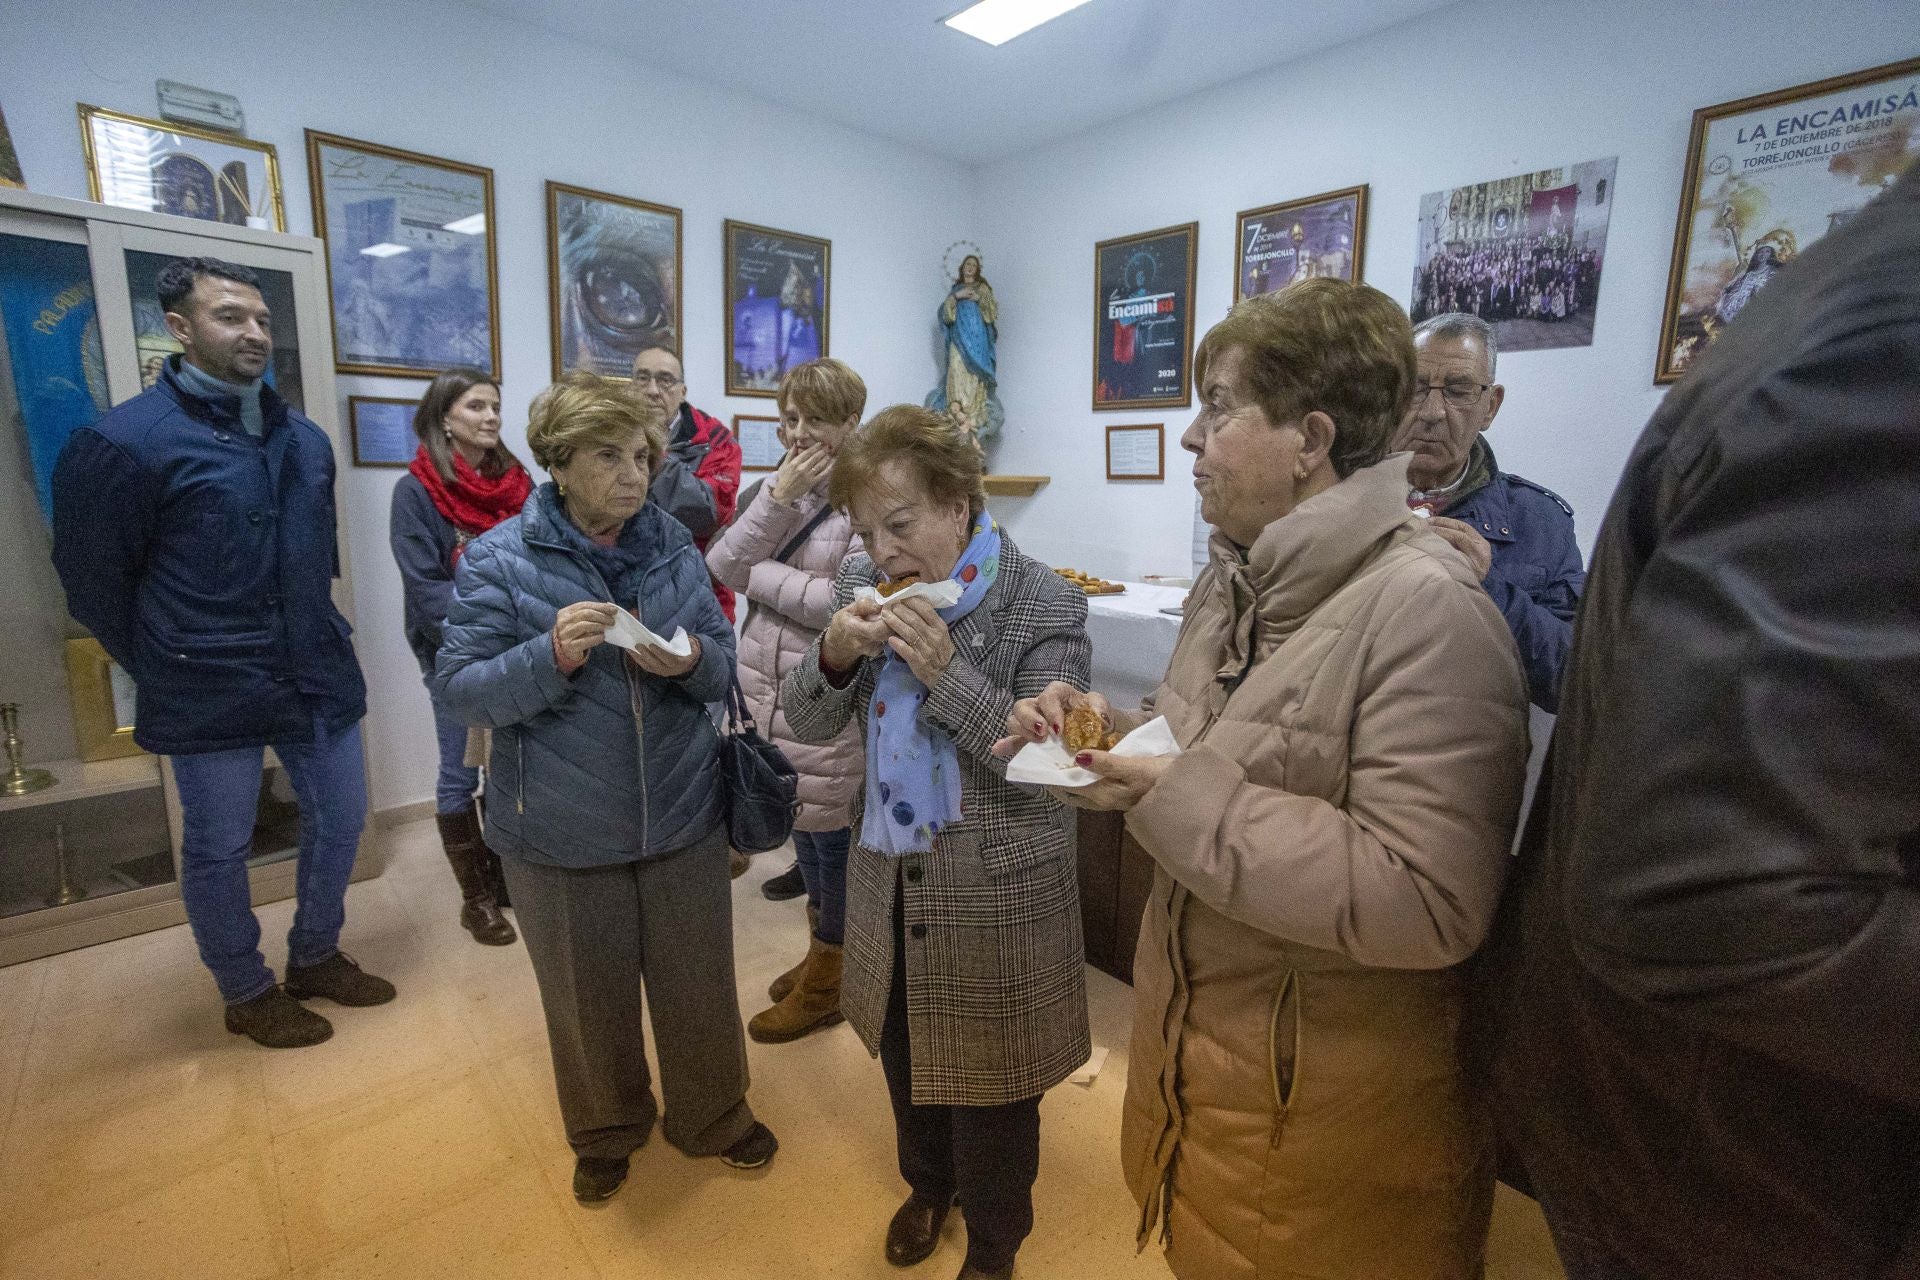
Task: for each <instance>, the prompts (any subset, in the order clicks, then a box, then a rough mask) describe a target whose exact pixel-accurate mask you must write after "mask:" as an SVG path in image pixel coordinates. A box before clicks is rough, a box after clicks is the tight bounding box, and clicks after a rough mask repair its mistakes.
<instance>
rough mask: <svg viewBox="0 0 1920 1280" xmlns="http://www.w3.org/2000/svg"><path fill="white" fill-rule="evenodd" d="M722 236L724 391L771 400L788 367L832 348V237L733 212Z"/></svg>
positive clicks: (735, 394) (820, 355)
mask: <svg viewBox="0 0 1920 1280" xmlns="http://www.w3.org/2000/svg"><path fill="white" fill-rule="evenodd" d="M721 236H722V239H723V241H724V244H725V260H726V261H725V266H726V310H725V312H724V313H723V315H724V323H725V325H726V339H727V342H726V353H727V367H726V393H727V394H728V395H730V396H759V397H762V398H764V399H768V400H773V399H776V398H778V396H779V394H780V379H781V378H782V377H784V376H785V372H786V370H787V369H790V368H792V367H793V366H794V365H797V364H804V363H806V362H807V361H808V360H815V359H819V358H821V357H824V356H826V355H828V354H829V353H830V352H829V341H828V337H829V334H830V332H831V330H832V328H833V305H832V304H833V241H832V240H829V239H827V238H825V237H823V236H809V235H803V234H801V233H800V232H798V231H782V230H780V229H779V228H778V227H763V226H759V225H757V224H755V223H752V222H736V221H734V220H733V219H732V218H728V219H726V220H725V222H724V223H723V224H722V226H721ZM803 264H804V265H805V268H806V270H805V272H804V273H803V272H802V271H801V267H802V265H803ZM782 267H785V268H786V269H787V273H786V274H785V275H784V276H783V275H782V274H781V271H780V268H782ZM763 285H764V286H766V292H764V293H763V292H761V291H760V289H761V286H763ZM750 361H751V362H752V363H749V362H750Z"/></svg>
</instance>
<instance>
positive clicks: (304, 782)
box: [173, 717, 367, 1004]
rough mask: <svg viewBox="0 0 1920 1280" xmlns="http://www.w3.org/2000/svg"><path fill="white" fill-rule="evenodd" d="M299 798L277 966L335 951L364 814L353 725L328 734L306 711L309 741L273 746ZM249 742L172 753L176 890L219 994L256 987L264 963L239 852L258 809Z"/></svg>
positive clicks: (255, 752)
mask: <svg viewBox="0 0 1920 1280" xmlns="http://www.w3.org/2000/svg"><path fill="white" fill-rule="evenodd" d="M274 752H275V753H276V754H277V755H278V756H279V757H280V762H281V763H282V764H284V765H285V766H286V767H287V775H288V777H289V779H290V780H291V781H292V783H293V790H294V794H295V796H297V797H298V799H299V802H300V861H299V865H298V871H297V873H296V875H295V881H294V883H295V892H296V894H297V895H298V897H297V901H298V906H297V907H296V908H295V910H294V913H293V928H292V929H291V930H290V931H289V932H288V934H287V964H288V965H289V966H300V967H304V966H306V965H314V964H319V963H320V962H321V961H322V960H326V959H328V958H330V957H331V956H333V955H334V954H335V953H336V952H338V951H339V950H340V926H341V925H342V924H343V923H344V922H345V920H346V896H347V881H348V879H350V878H351V877H352V875H353V859H354V855H355V853H356V852H357V851H358V850H359V847H360V829H361V828H362V827H363V826H364V825H365V824H366V820H367V773H366V765H365V763H364V757H363V755H362V752H361V745H360V726H359V725H358V724H354V725H352V726H350V727H348V728H347V729H345V730H342V731H341V732H340V733H337V734H329V733H328V732H327V731H326V729H325V728H324V727H322V725H321V724H320V722H319V720H318V718H317V717H316V719H315V722H314V736H313V741H311V742H302V743H295V744H289V745H286V746H276V747H275V748H274ZM264 765H265V761H264V758H263V751H262V749H261V748H259V747H242V748H238V749H236V750H232V751H209V752H204V753H201V754H196V755H180V756H175V757H173V776H174V781H175V782H176V783H178V784H179V788H180V817H181V823H182V826H183V828H184V832H183V838H182V840H181V845H180V896H181V898H182V899H184V900H185V902H186V907H187V922H188V923H189V924H191V925H192V926H193V940H194V942H195V943H197V944H198V945H199V948H200V960H201V962H202V963H203V964H205V965H206V966H207V968H209V969H211V970H212V971H213V980H214V982H215V984H216V985H218V986H219V988H220V998H221V999H223V1000H225V1001H226V1002H227V1003H228V1004H238V1003H240V1002H241V1001H243V1000H251V999H253V998H254V997H255V996H258V995H264V994H265V993H266V992H267V990H268V989H269V988H271V987H272V986H273V982H274V978H273V970H271V969H269V968H267V962H266V958H265V957H264V956H262V955H261V954H260V922H259V921H258V920H256V919H254V916H253V905H252V898H251V894H250V892H249V890H248V886H247V857H248V855H249V854H251V853H252V852H253V828H254V824H255V821H256V819H257V818H258V816H259V811H260V776H261V773H262V770H263V768H264Z"/></svg>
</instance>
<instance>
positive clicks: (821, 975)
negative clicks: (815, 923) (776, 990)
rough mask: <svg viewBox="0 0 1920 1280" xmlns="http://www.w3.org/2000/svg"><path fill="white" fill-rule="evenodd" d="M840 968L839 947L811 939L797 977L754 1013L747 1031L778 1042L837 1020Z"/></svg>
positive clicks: (765, 1041) (827, 1025)
mask: <svg viewBox="0 0 1920 1280" xmlns="http://www.w3.org/2000/svg"><path fill="white" fill-rule="evenodd" d="M840 968H841V954H840V948H839V947H838V946H836V945H835V944H833V943H831V942H822V941H820V939H818V938H815V939H813V945H812V946H811V947H809V948H808V950H807V961H806V965H805V966H804V968H802V970H801V973H800V981H799V982H798V983H797V984H796V985H795V986H794V988H793V990H791V991H789V992H787V994H786V995H785V996H784V997H782V998H781V1000H780V1002H779V1003H778V1004H776V1005H774V1006H773V1007H772V1008H771V1009H766V1010H763V1011H762V1012H760V1013H757V1014H755V1015H754V1016H753V1019H752V1021H750V1022H748V1023H747V1034H748V1035H750V1036H752V1037H753V1038H754V1039H755V1040H758V1041H759V1042H760V1043H761V1044H779V1043H781V1042H782V1041H785V1040H798V1039H799V1038H800V1037H801V1036H803V1035H805V1034H807V1032H809V1031H812V1030H815V1029H816V1028H819V1027H830V1026H832V1025H833V1024H834V1023H836V1022H838V1021H840Z"/></svg>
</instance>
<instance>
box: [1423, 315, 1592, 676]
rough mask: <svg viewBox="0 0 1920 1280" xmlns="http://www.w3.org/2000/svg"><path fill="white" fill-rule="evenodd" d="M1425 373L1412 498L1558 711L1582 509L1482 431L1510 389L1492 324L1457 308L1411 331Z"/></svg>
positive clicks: (1578, 572) (1576, 597)
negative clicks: (1522, 469)
mask: <svg viewBox="0 0 1920 1280" xmlns="http://www.w3.org/2000/svg"><path fill="white" fill-rule="evenodd" d="M1413 342H1414V351H1415V354H1416V357H1417V359H1418V363H1419V380H1418V381H1417V382H1415V383H1414V386H1413V406H1412V408H1410V409H1409V410H1408V411H1407V417H1406V421H1404V422H1402V423H1401V424H1400V431H1399V433H1398V434H1397V435H1396V436H1395V437H1394V442H1393V447H1394V448H1395V449H1396V450H1411V451H1412V453H1413V460H1412V461H1411V462H1410V463H1408V465H1407V483H1408V484H1409V485H1411V486H1412V490H1411V492H1409V494H1408V495H1407V505H1408V506H1410V507H1412V508H1414V509H1415V510H1416V511H1425V512H1426V513H1427V514H1428V515H1429V516H1430V517H1432V519H1431V524H1432V528H1433V531H1434V532H1435V533H1437V534H1439V535H1440V536H1441V537H1442V538H1445V539H1446V540H1447V541H1448V542H1449V543H1451V544H1452V545H1453V547H1454V548H1455V549H1456V550H1457V551H1459V552H1460V553H1461V554H1462V555H1464V556H1465V557H1466V558H1467V562H1468V563H1469V564H1471V565H1472V566H1473V569H1474V571H1475V572H1476V573H1478V574H1479V575H1480V580H1481V582H1482V584H1483V585H1484V586H1485V587H1486V589H1487V594H1488V595H1490V596H1492V597H1493V602H1494V603H1495V604H1496V605H1498V606H1499V607H1500V612H1501V613H1502V614H1503V615H1504V616H1505V617H1506V620H1507V627H1508V628H1509V629H1510V630H1511V631H1512V632H1513V638H1514V642H1515V643H1516V644H1517V645H1519V647H1520V658H1521V661H1522V662H1523V663H1524V664H1525V665H1526V671H1527V694H1528V697H1529V698H1530V699H1531V700H1532V701H1533V704H1534V705H1535V706H1537V707H1539V708H1540V709H1541V710H1542V711H1545V712H1548V713H1550V714H1551V713H1555V712H1557V711H1558V710H1559V708H1560V675H1561V670H1562V668H1563V667H1565V665H1566V660H1567V649H1568V647H1569V646H1570V645H1571V644H1572V642H1573V615H1574V611H1575V610H1576V609H1577V608H1578V607H1579V604H1580V592H1581V590H1582V589H1583V588H1584V587H1585V586H1586V581H1587V575H1586V570H1585V568H1584V567H1583V566H1582V564H1581V560H1580V547H1579V544H1578V543H1577V542H1576V541H1575V540H1574V536H1573V508H1572V507H1570V506H1568V505H1567V504H1566V501H1565V500H1564V499H1562V498H1561V497H1560V496H1559V495H1558V494H1556V493H1554V492H1553V491H1552V490H1550V489H1546V488H1543V487H1542V486H1540V485H1537V484H1535V483H1534V482H1533V481H1531V480H1527V479H1523V478H1522V477H1520V476H1516V475H1514V474H1512V473H1511V472H1506V471H1502V470H1500V465H1499V463H1498V462H1496V461H1495V460H1494V456H1493V450H1492V448H1491V447H1489V446H1488V444H1487V442H1486V439H1485V437H1484V436H1483V435H1482V433H1483V432H1484V431H1486V429H1487V428H1488V427H1489V426H1490V425H1492V423H1493V418H1494V415H1495V414H1497V413H1499V412H1500V404H1501V401H1502V400H1504V399H1505V397H1506V388H1505V387H1503V386H1501V385H1500V384H1499V383H1497V382H1495V381H1494V380H1493V370H1494V362H1495V359H1496V358H1497V356H1498V355H1499V351H1498V345H1497V342H1496V339H1495V337H1494V332H1493V326H1492V325H1490V324H1488V323H1487V322H1486V321H1484V320H1482V319H1480V318H1479V317H1478V316H1470V315H1465V314H1463V313H1460V312H1449V313H1448V314H1446V315H1438V316H1434V317H1433V318H1432V319H1430V320H1427V321H1426V322H1424V323H1422V324H1421V325H1420V326H1419V327H1418V328H1416V329H1415V330H1414V331H1413Z"/></svg>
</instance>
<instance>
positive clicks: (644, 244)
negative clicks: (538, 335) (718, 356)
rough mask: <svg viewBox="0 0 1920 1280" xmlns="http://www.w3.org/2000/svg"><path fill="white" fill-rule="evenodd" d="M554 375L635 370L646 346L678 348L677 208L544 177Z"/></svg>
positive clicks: (675, 350) (623, 375)
mask: <svg viewBox="0 0 1920 1280" xmlns="http://www.w3.org/2000/svg"><path fill="white" fill-rule="evenodd" d="M547 309H548V314H549V315H550V316H551V317H552V324H553V377H554V381H556V382H557V381H559V380H560V378H561V376H562V375H563V374H565V373H567V372H568V371H570V370H573V369H585V370H586V371H587V372H589V373H597V374H600V375H601V376H602V377H607V378H629V377H632V376H633V358H634V357H635V356H637V355H639V354H640V353H641V352H642V351H645V350H646V349H647V348H649V347H665V348H667V350H669V351H671V352H673V353H674V354H675V355H678V354H680V211H679V210H678V209H675V208H673V207H672V206H670V205H664V204H648V203H647V202H646V201H644V200H629V199H627V198H626V197H624V196H612V195H608V194H607V193H606V192H604V191H589V190H587V189H586V188H584V187H569V186H567V185H565V184H564V183H559V182H549V183H547Z"/></svg>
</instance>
